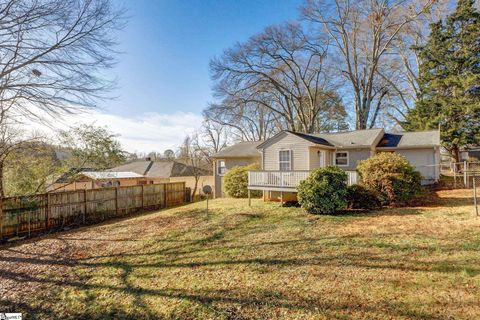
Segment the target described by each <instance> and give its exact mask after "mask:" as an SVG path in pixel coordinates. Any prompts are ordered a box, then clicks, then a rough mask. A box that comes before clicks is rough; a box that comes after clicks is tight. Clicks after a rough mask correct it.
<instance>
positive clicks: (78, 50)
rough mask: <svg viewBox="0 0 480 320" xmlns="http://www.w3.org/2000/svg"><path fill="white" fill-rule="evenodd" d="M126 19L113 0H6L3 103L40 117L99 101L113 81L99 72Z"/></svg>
mask: <svg viewBox="0 0 480 320" xmlns="http://www.w3.org/2000/svg"><path fill="white" fill-rule="evenodd" d="M123 21H124V19H123V11H122V10H117V9H115V8H114V7H113V5H112V4H111V2H110V1H109V0H43V1H22V0H7V1H3V2H2V3H1V4H0V43H1V45H0V109H1V110H3V111H5V110H10V109H11V111H14V112H15V113H16V114H17V115H18V114H20V115H23V116H29V117H32V118H35V119H37V120H41V119H42V118H43V115H44V113H48V114H50V115H58V114H61V113H66V112H67V113H71V112H75V111H76V110H78V109H79V108H81V107H94V106H95V101H96V100H97V99H98V98H104V97H105V93H106V92H107V91H108V89H110V88H111V86H112V82H111V81H108V80H107V79H105V78H104V77H101V74H100V72H101V71H102V70H104V69H108V68H110V67H112V64H113V63H114V59H113V54H114V45H115V41H114V38H113V35H114V31H115V30H117V29H118V28H120V27H121V26H122V24H123ZM39 110H41V112H39Z"/></svg>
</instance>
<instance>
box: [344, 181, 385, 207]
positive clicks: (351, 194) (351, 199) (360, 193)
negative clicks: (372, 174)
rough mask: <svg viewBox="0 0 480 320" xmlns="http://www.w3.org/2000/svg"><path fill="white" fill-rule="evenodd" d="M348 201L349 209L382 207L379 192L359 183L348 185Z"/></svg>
mask: <svg viewBox="0 0 480 320" xmlns="http://www.w3.org/2000/svg"><path fill="white" fill-rule="evenodd" d="M347 203H348V208H349V209H364V210H374V209H378V208H380V207H381V203H380V199H378V196H377V194H376V193H375V192H374V191H372V190H370V189H367V188H365V187H364V186H361V185H358V184H354V185H352V186H349V187H348V190H347Z"/></svg>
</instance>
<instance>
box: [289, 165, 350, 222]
mask: <svg viewBox="0 0 480 320" xmlns="http://www.w3.org/2000/svg"><path fill="white" fill-rule="evenodd" d="M346 181H347V174H346V173H345V171H343V170H342V169H340V168H337V167H326V168H321V169H316V170H314V171H312V172H311V173H310V175H309V176H308V178H307V179H305V180H303V181H302V182H301V183H300V185H299V186H298V188H297V191H298V194H297V196H298V202H299V203H300V205H301V206H302V208H304V209H305V210H307V212H310V213H314V214H331V213H334V212H336V211H338V210H342V209H345V208H346V206H347V201H346V196H347V183H346Z"/></svg>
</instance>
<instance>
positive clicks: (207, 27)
mask: <svg viewBox="0 0 480 320" xmlns="http://www.w3.org/2000/svg"><path fill="white" fill-rule="evenodd" d="M300 4H301V1H297V0H276V1H273V0H268V1H267V0H263V1H259V0H257V1H255V0H251V1H240V0H237V1H235V0H216V1H214V0H203V1H202V0H157V1H155V0H149V1H147V0H129V1H126V2H125V7H126V8H127V10H128V12H129V13H128V14H129V16H130V20H129V23H128V25H127V26H126V28H125V30H123V31H122V32H121V33H120V34H119V37H118V40H119V42H120V47H119V49H120V50H121V51H122V52H124V53H123V54H122V55H121V56H120V62H119V64H118V66H117V67H116V68H115V70H114V74H115V75H116V76H117V77H118V80H119V83H118V84H119V90H117V92H115V95H117V96H118V98H117V99H116V100H115V101H112V102H108V103H106V104H105V106H104V107H105V108H106V111H107V112H108V113H113V114H118V115H121V116H126V117H130V116H137V115H138V114H139V113H146V112H158V113H172V112H173V111H183V112H193V113H196V114H200V113H201V111H202V109H203V108H204V107H205V106H206V105H207V103H208V102H209V101H211V81H210V76H209V69H208V64H209V60H210V58H212V57H214V56H215V55H219V54H221V52H222V51H223V50H224V49H226V48H228V47H229V46H231V45H233V44H234V43H235V42H237V41H244V40H246V39H247V38H248V37H250V36H251V35H253V34H255V33H258V32H260V31H261V30H262V29H263V28H264V27H266V26H268V25H270V24H278V23H282V22H283V21H286V20H292V19H295V18H296V17H297V16H298V7H299V6H300Z"/></svg>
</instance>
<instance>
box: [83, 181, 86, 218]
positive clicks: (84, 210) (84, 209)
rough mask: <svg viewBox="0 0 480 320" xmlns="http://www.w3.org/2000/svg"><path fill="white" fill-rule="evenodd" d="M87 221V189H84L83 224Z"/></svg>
mask: <svg viewBox="0 0 480 320" xmlns="http://www.w3.org/2000/svg"><path fill="white" fill-rule="evenodd" d="M86 221H87V189H83V224H85V222H86Z"/></svg>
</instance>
